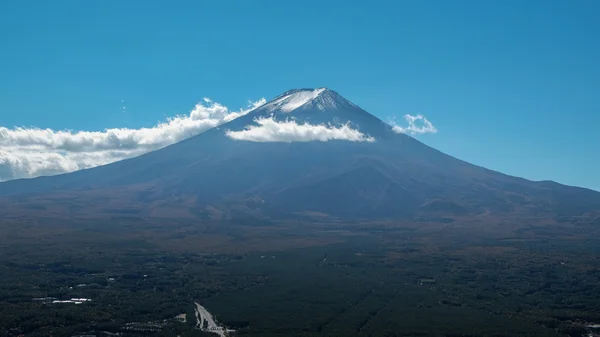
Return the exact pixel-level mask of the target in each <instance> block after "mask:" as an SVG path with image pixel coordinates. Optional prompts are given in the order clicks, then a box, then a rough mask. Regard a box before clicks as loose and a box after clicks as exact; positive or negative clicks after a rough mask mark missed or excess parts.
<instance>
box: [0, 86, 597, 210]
mask: <svg viewBox="0 0 600 337" xmlns="http://www.w3.org/2000/svg"><path fill="white" fill-rule="evenodd" d="M264 118H269V119H273V120H275V121H294V122H296V123H298V124H304V123H309V124H313V125H314V124H328V125H333V126H335V125H343V124H347V125H349V126H351V127H352V128H354V129H357V130H359V131H360V132H362V133H363V134H365V135H368V136H369V137H372V138H374V139H375V141H374V142H352V141H345V140H329V141H305V142H250V141H241V140H235V139H232V138H230V137H228V136H227V132H228V131H241V130H245V129H246V128H247V127H248V126H250V125H256V123H255V122H256V120H260V119H264ZM0 197H3V202H2V203H0V211H3V212H9V213H12V214H18V212H20V211H23V209H28V208H27V207H30V205H31V204H35V205H37V206H36V207H38V208H40V207H41V209H42V210H43V209H48V208H52V209H53V210H54V211H53V212H54V213H52V214H55V215H57V216H60V215H61V214H63V213H64V212H67V211H68V212H69V214H71V215H73V214H75V215H77V214H86V215H87V216H94V215H95V214H96V213H97V212H98V213H102V212H103V211H102V210H104V209H106V207H104V208H103V207H101V206H99V205H98V204H102V203H105V204H110V202H111V200H118V203H117V204H115V206H114V207H112V206H111V207H112V208H111V209H112V210H113V211H114V210H115V207H116V208H117V209H118V208H124V209H135V210H137V211H139V214H145V215H148V216H151V215H152V214H155V213H156V209H161V212H167V213H168V212H169V209H170V208H172V209H174V208H177V209H185V210H187V211H188V213H189V214H194V216H198V217H206V216H208V217H210V214H209V213H211V212H213V211H214V210H215V209H217V210H219V212H220V214H226V215H227V216H230V217H236V216H249V215H250V216H261V217H286V216H292V215H293V214H298V213H300V214H304V213H311V212H318V213H320V214H326V215H329V216H333V217H341V218H347V219H360V218H416V217H428V216H446V215H451V216H468V215H478V214H490V213H491V214H502V215H504V216H514V217H531V216H551V217H556V216H576V215H581V214H585V213H589V212H593V211H598V210H600V193H598V192H595V191H591V190H586V189H582V188H575V187H568V186H563V185H560V184H556V183H550V182H531V181H527V180H525V179H521V178H516V177H510V176H507V175H504V174H501V173H498V172H494V171H490V170H487V169H484V168H481V167H478V166H475V165H471V164H469V163H466V162H464V161H461V160H458V159H455V158H453V157H451V156H448V155H445V154H443V153H441V152H439V151H437V150H435V149H432V148H430V147H428V146H426V145H424V144H422V143H421V142H419V141H417V140H415V139H413V138H411V137H409V136H407V135H404V134H397V133H395V132H394V131H393V130H392V128H391V127H390V126H389V125H388V124H386V123H384V122H382V121H381V120H379V119H378V118H376V117H375V116H373V115H371V114H369V113H368V112H366V111H364V110H362V109H361V108H360V107H358V106H356V105H355V104H353V103H351V102H349V101H348V100H346V99H345V98H343V97H342V96H340V95H339V94H337V93H336V92H334V91H331V90H329V89H325V88H319V89H296V90H291V91H288V92H286V93H284V94H282V95H280V96H278V97H276V98H275V99H273V100H271V101H270V102H268V103H267V104H265V105H263V106H261V107H259V108H257V109H254V110H253V111H251V112H249V113H248V114H246V115H244V116H241V117H239V118H237V119H235V120H233V121H231V122H229V123H226V124H224V125H221V126H220V127H217V128H214V129H212V130H209V131H207V132H205V133H202V134H200V135H197V136H195V137H192V138H189V139H187V140H185V141H182V142H180V143H177V144H174V145H171V146H168V147H166V148H163V149H161V150H157V151H154V152H151V153H147V154H145V155H142V156H140V157H137V158H132V159H128V160H124V161H121V162H117V163H113V164H110V165H106V166H102V167H97V168H93V169H88V170H83V171H79V172H74V173H70V174H64V175H60V176H54V177H40V178H35V179H28V180H15V181H9V182H5V183H2V184H0ZM74 200H76V201H74ZM49 205H52V206H49ZM82 205H84V206H82ZM75 206H77V207H75ZM74 207H75V208H74ZM74 210H75V211H74ZM208 210H211V211H208ZM73 212H75V213H73ZM115 212H117V213H118V211H115ZM38 213H39V214H42V215H45V214H49V212H46V213H44V212H41V213H40V212H38Z"/></svg>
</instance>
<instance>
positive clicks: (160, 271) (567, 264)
mask: <svg viewBox="0 0 600 337" xmlns="http://www.w3.org/2000/svg"><path fill="white" fill-rule="evenodd" d="M598 225H599V224H597V223H592V222H578V221H571V222H565V223H562V224H544V223H535V222H531V223H529V224H516V223H512V222H501V221H498V222H493V221H491V220H489V221H488V222H487V224H485V223H483V224H482V223H468V224H466V223H463V224H459V223H458V222H456V223H443V224H441V223H419V224H417V223H377V224H374V223H369V224H342V223H321V224H317V223H312V224H299V223H278V224H273V223H269V224H268V225H267V224H265V225H263V226H261V225H260V224H257V223H252V224H248V223H245V224H244V223H238V224H235V223H233V224H232V223H210V224H188V223H157V222H156V223H135V222H114V223H113V222H106V223H103V222H89V221H80V222H74V223H69V224H65V223H44V224H43V225H41V224H40V223H39V222H38V223H35V222H27V221H24V220H23V221H21V222H3V223H2V226H0V275H2V280H1V281H0V336H1V337H4V336H18V335H21V334H24V335H26V336H49V335H53V336H74V335H84V334H89V335H95V336H110V335H111V334H112V335H114V334H122V336H215V335H216V334H215V333H217V334H219V335H221V336H225V335H226V334H227V333H228V332H227V331H229V332H231V331H232V330H235V335H240V336H243V335H246V336H577V337H581V336H587V335H589V334H591V333H595V332H596V330H598V329H596V328H595V327H594V324H598V323H600V309H599V308H600V292H598V291H597V290H598V289H599V286H600V235H599V232H598V230H597V228H598ZM82 298H83V299H91V301H81V300H79V301H73V302H64V303H62V302H56V301H70V300H71V299H82ZM75 302H81V303H80V304H76V303H75ZM200 303H201V305H200ZM205 308H210V313H209V312H208V311H207V310H206V309H205ZM182 313H186V314H187V315H186V316H187V319H186V320H185V321H183V320H182V319H180V318H181V317H182ZM177 317H179V318H177ZM193 317H196V319H191V318H193ZM198 328H201V329H198Z"/></svg>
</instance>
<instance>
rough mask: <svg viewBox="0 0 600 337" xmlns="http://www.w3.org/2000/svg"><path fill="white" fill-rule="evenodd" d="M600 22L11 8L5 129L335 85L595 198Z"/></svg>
mask: <svg viewBox="0 0 600 337" xmlns="http://www.w3.org/2000/svg"><path fill="white" fill-rule="evenodd" d="M598 17H600V2H598V1H534V0H532V1H492V0H490V1H442V0H440V1H377V0H373V1H348V0H346V1H334V0H332V1H312V0H305V1H300V2H288V1H266V0H265V1H250V0H247V1H169V2H167V1H160V2H159V1H143V2H142V1H112V0H105V1H95V2H92V1H45V2H42V1H40V2H35V3H33V2H24V1H10V2H9V1H4V2H0V41H2V52H1V53H0V74H1V75H0V92H2V95H0V126H2V127H6V128H9V129H10V128H14V127H16V126H27V127H39V128H51V129H55V130H61V129H73V130H88V131H94V130H103V129H106V128H140V127H151V126H153V125H155V124H156V123H157V121H164V120H165V118H166V117H169V116H174V115H176V114H189V112H190V110H191V108H193V106H194V104H196V103H197V102H199V101H200V100H201V99H202V98H203V97H210V98H211V99H213V100H215V101H217V102H220V103H222V104H224V105H226V106H228V107H230V108H234V109H238V108H240V107H243V106H246V104H247V101H248V100H253V101H254V100H258V99H259V98H261V97H265V98H267V99H270V98H273V97H274V96H276V95H278V94H280V93H281V92H283V91H286V90H288V89H291V88H299V87H322V86H326V87H328V88H331V89H333V90H335V91H337V92H339V93H340V94H342V95H343V96H345V97H346V98H347V99H349V100H351V101H353V102H354V103H356V104H358V105H360V106H361V107H362V108H364V109H365V110H367V111H369V112H371V113H373V114H375V115H376V116H378V117H380V118H381V119H383V120H388V119H389V118H391V117H392V116H397V117H401V116H402V115H404V114H407V113H410V114H423V115H425V116H426V117H427V118H428V119H429V120H430V121H431V122H432V123H433V124H434V125H435V127H436V128H437V129H438V130H439V132H438V133H436V134H426V135H421V136H417V138H419V139H420V140H421V141H423V142H425V143H426V144H428V145H431V146H433V147H435V148H438V149H440V150H442V151H444V152H446V153H448V154H451V155H453V156H455V157H458V158H460V159H463V160H466V161H469V162H472V163H474V164H477V165H481V166H485V167H488V168H491V169H495V170H499V171H501V172H504V173H508V174H512V175H517V176H522V177H526V178H529V179H534V180H545V179H550V180H555V181H558V182H561V183H565V184H571V185H578V186H584V187H589V188H593V189H596V190H600V150H599V146H600V132H599V131H598V128H599V126H600V94H599V93H600V65H599V64H598V62H599V60H600V43H598V41H600V20H598ZM122 101H124V105H125V106H126V109H123V108H122V105H123V104H122ZM0 150H1V149H0Z"/></svg>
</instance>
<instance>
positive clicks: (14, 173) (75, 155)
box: [0, 98, 266, 181]
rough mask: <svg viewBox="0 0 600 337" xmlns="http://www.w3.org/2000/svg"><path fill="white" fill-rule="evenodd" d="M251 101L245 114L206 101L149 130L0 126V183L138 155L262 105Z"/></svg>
mask: <svg viewBox="0 0 600 337" xmlns="http://www.w3.org/2000/svg"><path fill="white" fill-rule="evenodd" d="M265 102H266V100H265V99H264V98H263V99H260V100H259V101H257V102H250V105H249V106H248V108H247V109H241V110H239V111H230V110H229V109H228V108H227V107H226V106H224V105H221V104H219V103H216V102H213V101H211V100H210V99H208V98H204V100H203V101H202V102H200V103H198V104H197V105H196V106H195V107H194V109H193V110H192V111H191V112H190V114H189V115H180V116H175V117H172V118H169V119H167V120H166V121H165V122H161V123H159V124H157V125H156V126H154V127H151V128H140V129H127V128H116V129H106V130H104V131H70V130H65V131H57V130H52V129H39V128H23V127H21V128H12V129H9V128H6V127H0V181H4V180H10V179H17V178H31V177H36V176H41V175H53V174H59V173H66V172H72V171H76V170H80V169H85V168H91V167H95V166H99V165H104V164H108V163H112V162H115V161H118V160H122V159H126V158H131V157H135V156H138V155H141V154H143V153H146V152H149V151H152V150H156V149H159V148H162V147H165V146H167V145H170V144H173V143H176V142H178V141H181V140H183V139H186V138H189V137H191V136H194V135H197V134H199V133H201V132H203V131H206V130H208V129H211V128H213V127H215V126H218V125H221V124H223V123H226V122H229V121H231V120H233V119H235V118H237V117H239V116H242V115H244V114H246V113H248V112H250V111H252V110H253V109H255V108H257V107H259V106H261V105H263V104H265Z"/></svg>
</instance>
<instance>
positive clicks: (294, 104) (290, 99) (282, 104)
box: [268, 88, 326, 112]
mask: <svg viewBox="0 0 600 337" xmlns="http://www.w3.org/2000/svg"><path fill="white" fill-rule="evenodd" d="M325 90H326V89H325V88H319V89H314V90H299V91H296V92H293V93H291V94H289V95H286V96H283V97H281V98H279V99H277V100H275V101H273V102H271V103H269V104H268V107H269V108H270V110H271V111H272V110H276V109H279V110H281V111H283V112H291V111H294V110H295V109H298V108H299V107H301V106H303V105H304V104H306V103H308V102H310V101H312V100H314V99H315V98H317V97H319V95H320V94H321V93H323V91H325Z"/></svg>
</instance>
